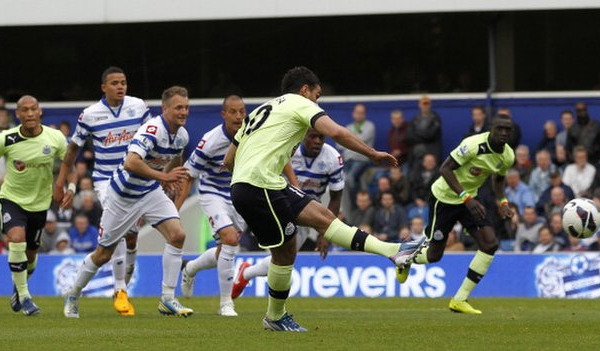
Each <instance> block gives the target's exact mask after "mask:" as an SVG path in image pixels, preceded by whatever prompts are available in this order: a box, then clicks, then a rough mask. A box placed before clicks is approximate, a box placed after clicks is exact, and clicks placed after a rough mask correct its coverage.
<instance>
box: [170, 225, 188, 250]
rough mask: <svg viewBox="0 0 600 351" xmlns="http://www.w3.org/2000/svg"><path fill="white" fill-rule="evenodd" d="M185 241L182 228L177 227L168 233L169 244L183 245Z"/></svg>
mask: <svg viewBox="0 0 600 351" xmlns="http://www.w3.org/2000/svg"><path fill="white" fill-rule="evenodd" d="M184 242H185V232H184V231H183V228H178V229H176V230H173V231H171V233H169V244H171V245H173V246H175V247H183V243H184Z"/></svg>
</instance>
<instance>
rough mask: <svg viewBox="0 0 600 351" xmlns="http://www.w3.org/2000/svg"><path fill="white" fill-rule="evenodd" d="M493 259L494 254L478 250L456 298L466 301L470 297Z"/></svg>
mask: <svg viewBox="0 0 600 351" xmlns="http://www.w3.org/2000/svg"><path fill="white" fill-rule="evenodd" d="M493 259H494V256H493V255H488V254H486V253H484V252H482V251H479V250H478V251H477V252H476V253H475V257H473V260H471V264H469V270H468V272H467V277H466V278H465V280H463V283H462V284H461V286H460V288H459V289H458V291H457V292H456V295H454V300H457V301H465V300H466V299H467V298H468V297H469V294H471V291H473V289H474V288H475V286H477V283H479V282H480V281H481V278H483V276H484V275H485V274H486V273H487V271H488V268H490V265H491V264H492V260H493Z"/></svg>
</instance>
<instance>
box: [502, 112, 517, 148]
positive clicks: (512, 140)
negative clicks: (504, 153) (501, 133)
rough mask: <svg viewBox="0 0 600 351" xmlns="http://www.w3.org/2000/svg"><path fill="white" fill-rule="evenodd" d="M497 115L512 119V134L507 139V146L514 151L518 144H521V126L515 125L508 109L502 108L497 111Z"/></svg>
mask: <svg viewBox="0 0 600 351" xmlns="http://www.w3.org/2000/svg"><path fill="white" fill-rule="evenodd" d="M498 114H499V115H507V116H509V117H510V118H511V119H512V122H513V130H512V133H511V134H510V138H508V142H507V144H508V145H509V146H510V147H511V148H513V150H514V149H515V148H516V147H517V145H519V143H520V142H521V126H520V125H519V124H518V123H517V121H515V118H514V117H513V115H512V112H510V110H509V109H508V108H506V107H502V108H500V109H498Z"/></svg>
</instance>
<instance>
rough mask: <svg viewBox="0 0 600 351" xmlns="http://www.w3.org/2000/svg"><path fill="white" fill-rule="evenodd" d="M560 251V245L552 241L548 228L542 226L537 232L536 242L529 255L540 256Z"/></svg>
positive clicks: (552, 237)
mask: <svg viewBox="0 0 600 351" xmlns="http://www.w3.org/2000/svg"><path fill="white" fill-rule="evenodd" d="M559 250H560V245H558V244H557V243H556V242H555V241H554V236H553V235H552V233H551V232H550V228H548V227H547V226H545V225H543V226H541V227H540V229H539V230H538V240H537V243H536V244H535V246H534V247H533V250H531V253H534V254H540V253H545V252H557V251H559Z"/></svg>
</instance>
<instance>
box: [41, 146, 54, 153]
mask: <svg viewBox="0 0 600 351" xmlns="http://www.w3.org/2000/svg"><path fill="white" fill-rule="evenodd" d="M51 152H52V148H51V147H50V146H49V145H44V147H43V148H42V153H43V154H44V155H50V153H51Z"/></svg>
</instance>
